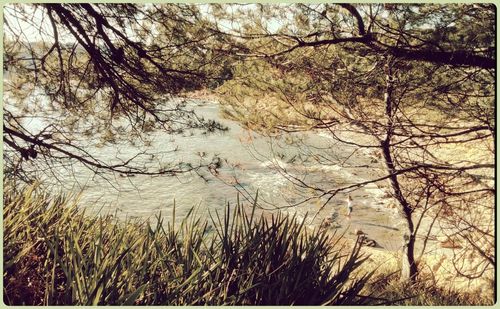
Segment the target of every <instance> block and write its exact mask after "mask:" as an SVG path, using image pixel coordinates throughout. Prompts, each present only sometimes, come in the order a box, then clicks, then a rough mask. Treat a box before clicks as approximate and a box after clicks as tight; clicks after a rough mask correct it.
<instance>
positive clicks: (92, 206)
mask: <svg viewBox="0 0 500 309" xmlns="http://www.w3.org/2000/svg"><path fill="white" fill-rule="evenodd" d="M190 107H193V108H194V109H195V110H196V112H197V114H199V115H201V116H203V117H205V118H207V119H214V120H217V121H219V122H220V123H222V124H223V125H225V126H227V127H228V131H226V132H216V133H211V134H202V133H200V132H196V131H186V132H184V133H182V134H178V135H169V134H165V133H164V132H161V131H155V132H153V133H151V135H150V138H151V140H152V142H151V144H150V146H148V149H147V150H148V153H149V154H157V153H159V152H163V153H162V154H161V155H153V156H150V155H144V156H143V157H141V158H140V160H143V161H140V162H141V163H144V164H148V160H149V161H156V160H161V161H162V162H178V161H185V162H192V163H194V164H196V163H207V162H210V161H211V160H212V159H213V158H214V157H218V158H221V160H222V163H223V164H222V166H221V168H220V169H218V170H217V172H213V171H212V173H211V172H210V171H209V170H207V169H203V170H200V171H199V174H196V173H186V174H181V175H179V176H176V177H171V176H157V177H152V176H147V175H136V176H134V177H123V175H120V174H118V173H117V174H111V175H110V174H108V175H106V177H100V176H96V175H95V174H94V173H93V172H92V171H90V170H89V169H87V168H85V167H83V166H80V165H73V167H72V170H71V171H68V170H65V172H64V173H63V174H64V175H66V176H62V177H63V179H60V180H62V182H63V183H65V184H66V187H68V186H67V184H71V185H70V189H67V190H72V191H78V192H81V196H80V199H81V200H80V201H81V203H80V204H81V205H85V207H86V208H88V209H89V211H90V212H100V213H103V214H104V213H112V214H114V215H116V216H118V217H120V218H134V217H138V218H154V216H155V215H157V214H158V213H159V212H161V213H162V216H163V217H164V219H165V220H172V210H173V206H174V203H175V205H176V220H181V219H182V218H183V217H184V216H185V215H186V214H187V213H188V212H189V210H190V209H191V208H192V207H193V206H196V209H197V212H198V214H199V215H201V216H207V215H208V212H215V211H219V212H221V211H222V210H223V209H224V207H225V206H226V205H227V204H228V203H229V204H230V205H234V204H235V202H236V199H237V196H238V195H239V199H240V200H241V201H243V202H244V203H245V204H247V205H250V203H251V201H252V199H253V197H255V195H256V194H257V191H258V195H259V198H258V202H259V206H260V207H262V208H263V209H267V211H265V213H270V212H271V211H273V209H277V208H279V209H281V210H283V211H286V212H288V213H293V214H296V215H297V217H298V218H299V219H305V220H306V223H307V226H309V227H317V226H318V225H320V224H321V222H322V221H323V220H324V219H325V218H328V217H330V218H333V219H334V220H333V221H334V222H333V224H332V225H331V226H330V230H332V231H334V230H339V231H340V232H342V233H345V234H346V236H348V237H351V238H354V231H355V229H362V230H363V231H364V232H366V233H367V234H368V235H369V237H370V238H372V239H375V240H376V241H377V242H378V243H379V244H380V245H381V246H382V247H385V248H386V249H390V250H397V249H399V248H397V247H396V245H395V244H396V243H399V239H400V231H399V230H398V229H399V227H398V226H397V224H396V222H397V220H396V219H395V218H396V217H395V214H394V213H393V212H391V210H389V209H388V208H387V204H388V200H387V199H384V198H383V197H382V195H383V194H384V192H383V191H382V190H380V189H379V188H378V187H377V186H376V185H375V184H370V185H367V186H365V187H363V188H361V189H358V190H356V191H354V192H352V193H351V195H352V196H353V198H354V212H353V214H352V217H351V219H347V218H346V216H345V213H346V197H347V194H346V193H343V192H341V193H338V194H337V195H336V196H334V197H333V198H331V199H330V200H328V198H329V197H330V196H328V195H327V196H324V197H319V198H315V199H310V200H309V198H310V197H311V196H318V195H321V193H322V192H321V191H320V190H314V189H313V188H307V187H301V186H297V185H292V183H291V182H290V181H289V180H287V177H288V178H290V177H293V178H294V179H295V182H298V183H299V184H302V183H306V184H311V185H313V186H315V187H319V188H320V189H321V190H329V189H332V188H335V187H339V186H345V185H348V184H352V183H355V182H359V181H362V180H365V179H367V177H368V176H369V175H367V174H366V173H365V175H363V171H364V170H366V168H359V167H358V168H345V167H343V166H340V165H337V164H335V163H337V162H338V161H339V160H340V159H342V158H347V157H349V162H353V163H355V165H361V166H364V165H367V164H369V163H370V158H369V157H368V156H367V155H366V153H355V154H354V155H352V156H349V155H350V152H351V150H352V149H350V148H349V147H346V146H342V147H339V145H336V144H334V142H333V140H332V139H331V138H330V137H329V136H328V134H325V133H324V132H305V133H289V134H284V135H281V136H278V137H264V136H260V135H258V134H256V133H254V132H251V131H248V130H245V129H243V128H241V127H240V125H239V124H238V123H237V122H234V121H230V120H226V119H222V118H221V117H220V115H219V111H220V108H219V105H218V104H216V103H213V102H206V101H199V100H197V101H192V102H191V103H190ZM37 121H39V120H36V119H35V120H33V119H32V120H31V122H30V123H28V124H27V125H29V126H31V127H36V126H40V125H41V124H40V123H38V122H37ZM174 149H175V151H171V150H174ZM91 150H92V151H93V152H95V153H97V154H98V156H99V157H100V158H103V159H108V160H111V161H113V160H116V158H117V157H119V158H127V157H130V156H133V155H134V154H136V153H137V150H138V148H134V147H132V146H130V145H127V144H118V145H111V144H108V145H106V146H92V147H91ZM284 171H286V172H284ZM325 203H326V204H325Z"/></svg>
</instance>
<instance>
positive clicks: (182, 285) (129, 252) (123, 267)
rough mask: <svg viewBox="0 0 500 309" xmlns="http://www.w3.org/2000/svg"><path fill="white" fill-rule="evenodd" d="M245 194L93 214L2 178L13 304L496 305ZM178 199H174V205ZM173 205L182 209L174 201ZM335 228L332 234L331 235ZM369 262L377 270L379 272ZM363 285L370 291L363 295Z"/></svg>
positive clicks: (7, 289) (7, 294) (7, 286)
mask: <svg viewBox="0 0 500 309" xmlns="http://www.w3.org/2000/svg"><path fill="white" fill-rule="evenodd" d="M254 207H255V205H254V206H253V207H248V208H246V207H244V206H243V205H241V204H240V203H237V205H234V206H233V207H231V206H229V205H228V206H227V208H226V210H225V213H224V214H218V213H215V214H212V216H211V218H210V219H209V220H208V221H207V220H205V221H204V220H201V219H199V218H196V216H195V215H194V214H193V212H190V213H189V215H188V216H187V217H186V218H185V219H184V220H183V221H182V223H181V224H178V225H174V224H173V223H170V222H164V221H163V219H162V217H161V216H160V215H158V216H157V217H156V220H155V222H156V223H155V225H151V224H150V223H149V222H140V221H131V220H129V221H127V222H123V221H118V220H117V219H116V218H113V217H112V216H105V217H99V216H89V215H86V214H85V212H84V210H82V209H80V208H78V205H77V201H76V200H75V199H74V198H72V197H68V196H62V195H51V194H47V193H46V192H44V191H43V190H41V189H40V188H39V187H38V186H36V185H33V186H28V187H23V188H16V187H14V186H12V185H10V184H6V185H4V252H3V258H4V287H3V289H4V290H3V292H4V302H5V304H7V305H363V304H368V305H377V304H395V305H490V304H492V303H493V300H492V299H483V298H481V296H479V295H477V294H470V293H464V292H459V291H457V290H453V289H452V287H451V286H450V287H449V288H443V287H437V286H436V285H435V284H433V282H432V280H427V281H425V280H423V279H422V280H420V282H418V283H417V284H416V285H413V286H409V285H408V284H406V283H404V282H401V281H400V280H399V277H398V271H397V269H396V270H394V269H383V268H379V267H377V266H376V265H372V263H364V262H365V260H366V259H367V256H366V255H363V254H362V253H360V249H361V248H360V244H359V243H356V244H355V245H354V248H352V249H349V248H346V247H343V246H341V243H340V242H339V238H338V237H335V238H333V237H332V236H328V235H327V234H325V233H324V232H322V231H318V230H314V231H311V230H307V229H306V228H305V227H304V224H303V222H299V221H297V220H296V219H295V218H294V217H293V216H292V217H290V216H285V215H282V214H279V213H278V214H277V215H274V216H272V217H271V218H270V219H269V218H267V219H265V218H264V217H262V216H260V217H259V216H256V215H255V214H254V210H255V208H254ZM174 209H175V208H174ZM174 211H175V210H174ZM333 239H336V240H333ZM374 270H377V272H376V273H375V271H374ZM363 295H364V296H363Z"/></svg>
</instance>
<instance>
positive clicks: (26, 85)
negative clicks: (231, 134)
mask: <svg viewBox="0 0 500 309" xmlns="http://www.w3.org/2000/svg"><path fill="white" fill-rule="evenodd" d="M4 24H5V33H4V72H7V73H6V74H7V75H8V76H7V79H6V81H5V83H4V125H3V138H4V143H5V145H6V146H7V147H6V149H5V154H4V162H5V166H4V171H5V173H6V175H7V177H18V179H19V177H21V178H23V179H25V180H31V179H32V178H33V175H32V174H33V172H34V171H40V170H45V171H46V172H51V173H53V174H54V176H55V173H57V170H56V169H55V168H54V167H55V166H58V165H62V166H68V164H73V163H74V162H79V163H80V164H83V165H85V166H87V167H88V168H90V169H92V170H93V171H94V172H95V173H97V174H99V175H103V176H104V175H106V173H109V172H116V173H122V174H148V175H172V174H177V173H182V172H185V171H193V170H194V171H196V170H197V169H198V168H200V166H197V165H192V164H190V163H189V162H185V163H180V164H177V165H171V166H169V165H166V164H165V163H164V162H157V164H154V165H151V164H149V165H147V164H145V163H143V162H142V161H141V158H144V157H147V156H149V155H152V156H153V155H154V154H149V153H146V151H145V150H144V147H142V148H141V147H140V146H141V145H143V146H144V145H147V143H148V138H147V133H148V132H150V131H151V130H153V129H162V130H164V131H165V132H167V133H177V132H181V131H182V130H185V129H187V128H194V129H200V130H208V131H213V130H219V129H223V128H222V127H221V126H220V125H219V124H217V123H215V122H213V121H209V120H208V121H207V120H204V119H202V118H200V117H198V116H197V115H196V114H195V113H194V112H193V111H190V110H189V109H187V108H185V103H184V102H183V101H182V100H180V99H177V100H169V98H173V96H175V95H177V94H179V93H180V92H181V91H188V90H193V89H199V88H203V87H214V86H216V85H217V84H218V83H220V82H221V81H222V80H223V79H224V78H227V77H228V76H224V74H226V73H227V69H225V66H224V65H223V64H224V63H225V62H226V60H225V59H221V57H222V56H223V55H224V54H223V53H222V52H221V50H222V47H224V46H225V44H226V43H227V42H226V41H225V40H224V38H222V37H221V36H220V35H217V34H216V33H213V32H210V31H208V30H207V29H209V27H208V26H207V25H208V24H209V22H208V21H207V20H206V19H205V18H204V17H203V16H202V14H201V12H200V7H199V6H195V5H186V4H169V5H157V4H154V5H137V4H12V5H8V6H6V7H5V11H4ZM224 70H226V71H224ZM33 119H35V120H33ZM30 122H31V123H33V122H35V123H37V122H41V125H38V126H37V125H29V124H27V123H30ZM91 137H92V138H91ZM138 137H139V138H140V139H141V141H140V142H139V145H138V147H139V151H138V153H137V155H135V156H132V157H127V158H123V159H119V160H117V161H116V162H109V161H106V160H104V159H101V158H99V155H98V151H97V150H96V148H98V147H100V146H102V145H103V144H106V143H114V142H117V140H119V141H126V140H129V142H130V143H136V142H137V140H138ZM92 149H93V150H92ZM174 150H175V148H174V147H172V149H171V150H167V151H174Z"/></svg>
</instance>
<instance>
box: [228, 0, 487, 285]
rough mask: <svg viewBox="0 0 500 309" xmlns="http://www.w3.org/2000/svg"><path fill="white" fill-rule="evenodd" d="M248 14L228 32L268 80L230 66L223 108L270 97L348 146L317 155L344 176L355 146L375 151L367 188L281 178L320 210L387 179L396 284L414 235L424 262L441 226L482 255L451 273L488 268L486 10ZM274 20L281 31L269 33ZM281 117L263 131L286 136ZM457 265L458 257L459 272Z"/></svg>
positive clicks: (270, 10)
mask: <svg viewBox="0 0 500 309" xmlns="http://www.w3.org/2000/svg"><path fill="white" fill-rule="evenodd" d="M259 8H260V11H259V14H260V16H261V17H260V16H259V17H255V18H254V19H250V20H248V19H247V20H248V21H247V22H246V24H245V26H244V27H242V29H241V30H240V31H232V32H230V33H228V34H229V35H231V36H236V37H240V38H244V39H246V40H249V42H248V43H247V44H246V46H247V47H248V50H242V51H241V52H242V53H245V54H246V55H247V56H248V57H250V58H251V59H255V60H253V61H254V63H260V64H259V65H260V66H267V67H268V73H267V74H266V75H265V76H263V74H262V72H261V73H260V74H255V70H251V69H249V68H248V67H247V65H248V63H243V64H241V65H242V66H243V67H246V68H243V69H241V70H239V72H240V73H242V72H243V74H242V75H236V76H235V79H234V80H233V81H230V82H228V84H229V86H228V87H222V89H221V93H222V97H223V98H226V102H225V103H226V105H227V106H233V107H234V110H241V109H242V108H244V107H245V105H244V104H242V101H241V100H238V98H241V97H245V96H247V97H248V96H252V97H254V98H256V99H263V98H264V97H266V98H269V97H273V98H274V99H275V102H278V104H281V106H285V105H288V106H290V107H291V108H292V109H293V110H294V111H295V112H296V114H297V115H300V116H301V117H303V118H304V119H307V121H304V122H303V123H306V124H309V125H308V126H304V127H303V129H305V130H309V129H317V128H321V129H326V130H328V131H329V132H330V133H331V137H332V138H333V141H334V143H335V147H339V146H340V145H343V146H344V147H346V148H349V147H350V148H351V149H353V150H352V153H350V154H349V155H346V156H345V157H342V158H338V157H335V156H332V157H328V158H326V157H324V156H323V157H320V158H319V159H317V160H318V162H319V163H322V164H333V163H336V164H337V165H340V166H343V167H345V168H347V167H348V165H349V161H348V160H347V159H348V158H349V157H350V156H351V155H353V154H354V153H356V152H359V151H360V149H366V150H368V151H373V150H375V151H376V152H378V153H377V154H376V155H377V156H378V157H379V158H380V161H381V162H380V164H381V166H382V172H381V173H379V174H376V175H373V177H372V178H371V179H368V180H366V181H362V182H356V183H353V184H349V185H345V186H337V187H333V188H324V187H323V188H322V187H318V186H315V185H314V184H310V183H307V181H304V180H303V178H301V177H300V176H299V175H294V174H293V173H292V172H291V171H290V169H286V170H285V169H281V172H282V173H283V174H284V175H285V176H286V177H287V178H288V179H289V180H290V181H292V182H293V183H294V184H296V186H297V187H298V188H308V189H310V190H313V191H314V192H315V194H314V196H315V197H317V198H325V199H326V201H325V203H324V205H326V204H327V203H328V201H330V200H331V199H332V198H333V197H334V196H335V195H337V194H338V193H341V192H348V191H351V190H354V189H356V188H360V187H362V186H365V185H367V184H369V183H380V182H382V181H387V182H388V184H389V188H390V194H391V196H392V197H393V198H394V200H395V201H397V209H398V211H399V213H400V215H401V218H403V220H404V222H405V223H406V231H405V233H404V242H403V252H404V255H403V269H402V277H403V278H404V279H409V280H412V281H415V279H416V277H417V275H418V268H417V261H416V258H415V254H416V253H415V243H416V240H417V236H418V234H417V232H419V230H421V229H424V230H423V237H424V242H423V243H424V244H423V249H422V253H423V252H424V250H425V245H426V244H427V240H428V239H429V236H430V234H431V231H432V229H433V228H434V225H441V226H442V228H443V229H445V230H446V231H447V232H446V233H447V234H450V237H451V240H450V241H454V240H455V239H459V240H460V241H462V242H464V243H466V244H468V245H467V246H466V245H464V246H463V248H462V251H469V253H470V251H472V254H475V255H478V256H481V259H478V260H476V262H471V264H475V265H472V266H471V265H468V266H467V267H464V268H463V269H462V270H461V271H460V272H461V273H462V274H464V273H466V272H468V271H470V270H471V269H474V268H476V271H475V273H474V275H481V274H482V273H484V272H485V271H486V270H492V269H493V267H494V265H495V257H494V232H493V227H494V224H493V218H494V207H493V199H494V194H495V189H494V167H495V165H494V153H495V146H494V138H495V121H494V76H495V63H496V61H495V58H494V51H495V43H494V35H493V34H494V33H495V28H494V27H495V26H494V25H495V8H494V6H492V5H482V4H480V5H476V4H474V5H427V4H426V5H424V4H421V5H396V4H385V5H382V4H376V5H351V4H339V5H333V4H332V5H330V4H315V5H302V4H299V5H295V6H285V5H277V6H272V5H261V6H259ZM276 8H278V9H279V10H277V9H276ZM276 12H279V13H276ZM247 14H250V13H246V12H242V13H241V16H245V17H246V16H247ZM233 18H234V17H233ZM276 19H277V20H279V21H280V23H277V24H279V25H280V27H274V29H271V28H273V26H272V25H273V20H276ZM240 23H245V22H244V21H241V20H240ZM264 63H266V64H264ZM252 65H253V64H250V65H249V66H252ZM229 98H235V99H229ZM279 102H281V103H279ZM271 118H272V117H271ZM275 118H276V117H275ZM275 118H273V119H274V120H276V119H275ZM287 120H288V119H283V118H281V121H282V123H281V125H279V124H278V125H276V126H275V127H274V129H278V130H279V129H282V130H283V129H285V130H288V129H290V127H287V126H286V125H287V124H291V123H292V124H293V123H294V122H296V119H289V120H288V121H287ZM347 135H350V136H351V138H346V136H347ZM353 136H354V137H355V138H354V139H353ZM471 150H473V151H471ZM453 151H455V152H458V153H453ZM462 152H463V153H466V154H470V155H471V156H470V157H467V158H464V155H463V154H462ZM472 155H473V156H472ZM310 157H311V156H310ZM375 161H377V159H376V160H375ZM372 163H374V162H372ZM378 164H379V163H375V165H378ZM278 168H280V167H279V166H278ZM309 199H310V197H309V198H305V200H309ZM424 225H426V226H425V228H423V226H424ZM445 225H446V227H445ZM479 243H481V245H478V244H479ZM464 256H465V254H464V253H460V254H457V257H461V259H462V260H461V262H462V265H464V264H463V257H464ZM455 265H458V264H455ZM465 268H468V271H465ZM457 270H458V267H457ZM470 274H471V273H469V277H471V276H472V275H470Z"/></svg>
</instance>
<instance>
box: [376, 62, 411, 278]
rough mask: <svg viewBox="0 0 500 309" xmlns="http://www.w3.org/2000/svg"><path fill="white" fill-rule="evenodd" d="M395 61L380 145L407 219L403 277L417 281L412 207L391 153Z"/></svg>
mask: <svg viewBox="0 0 500 309" xmlns="http://www.w3.org/2000/svg"><path fill="white" fill-rule="evenodd" d="M392 66H393V63H392V60H391V59H387V62H386V67H385V70H386V88H385V93H384V103H385V114H386V118H387V130H386V136H385V139H384V140H382V141H381V142H380V147H381V149H382V153H383V156H384V161H385V166H386V169H387V172H388V173H389V181H390V184H391V187H392V191H393V196H394V198H396V200H397V201H398V203H399V207H398V211H399V213H400V215H401V217H402V218H403V219H404V220H405V223H406V231H405V234H404V236H403V238H404V241H403V260H402V269H401V279H402V280H409V281H411V282H413V283H414V282H415V280H416V277H417V274H418V269H417V264H416V262H415V254H414V251H415V235H414V226H413V220H412V208H411V207H410V205H409V203H408V201H407V200H406V198H405V197H404V195H403V192H402V191H401V186H400V184H399V180H398V175H397V174H396V168H395V166H394V160H393V158H392V154H391V139H392V135H393V132H394V127H393V117H394V114H395V111H396V110H397V109H396V106H394V104H393V102H392V92H393V83H394V80H393V70H392V69H393V67H392Z"/></svg>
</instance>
